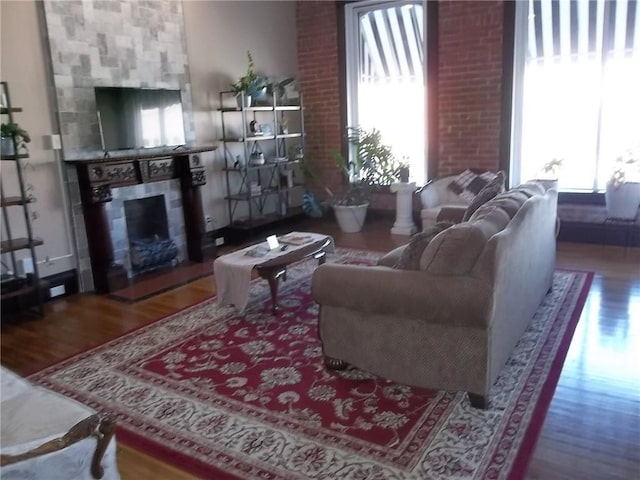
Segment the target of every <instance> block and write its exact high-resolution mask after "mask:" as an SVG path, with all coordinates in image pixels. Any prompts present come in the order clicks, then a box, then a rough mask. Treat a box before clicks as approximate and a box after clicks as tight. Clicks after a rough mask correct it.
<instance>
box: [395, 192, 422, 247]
mask: <svg viewBox="0 0 640 480" xmlns="http://www.w3.org/2000/svg"><path fill="white" fill-rule="evenodd" d="M391 191H392V192H394V193H395V194H396V223H394V224H393V228H392V229H391V233H393V234H394V235H413V234H414V233H416V231H417V230H418V229H417V228H416V226H415V224H414V223H413V215H412V206H413V192H415V191H416V184H415V182H412V183H392V184H391Z"/></svg>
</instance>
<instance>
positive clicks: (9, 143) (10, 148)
mask: <svg viewBox="0 0 640 480" xmlns="http://www.w3.org/2000/svg"><path fill="white" fill-rule="evenodd" d="M0 139H1V141H2V143H1V144H0V151H2V155H15V149H14V145H13V138H11V137H0Z"/></svg>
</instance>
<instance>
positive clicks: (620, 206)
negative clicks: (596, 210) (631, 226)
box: [604, 182, 640, 220]
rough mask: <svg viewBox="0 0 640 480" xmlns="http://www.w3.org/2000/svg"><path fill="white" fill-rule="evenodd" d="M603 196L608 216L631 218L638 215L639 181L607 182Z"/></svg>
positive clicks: (639, 203)
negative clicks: (615, 183)
mask: <svg viewBox="0 0 640 480" xmlns="http://www.w3.org/2000/svg"><path fill="white" fill-rule="evenodd" d="M604 197H605V201H606V204H607V216H608V217H609V218H615V219H619V220H633V219H635V218H636V216H637V215H638V207H640V183H637V182H625V183H620V184H617V185H614V184H613V183H608V184H607V189H606V191H605V194H604Z"/></svg>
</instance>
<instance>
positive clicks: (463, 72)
mask: <svg viewBox="0 0 640 480" xmlns="http://www.w3.org/2000/svg"><path fill="white" fill-rule="evenodd" d="M502 22H503V4H502V1H492V2H489V1H481V2H478V1H458V0H455V1H443V2H440V3H439V11H438V87H439V108H440V112H439V122H438V128H439V165H438V176H442V175H447V174H449V173H453V172H457V171H460V170H463V169H464V168H466V167H477V168H486V169H492V170H495V169H497V168H498V155H499V142H500V108H501V104H502V102H501V85H502Z"/></svg>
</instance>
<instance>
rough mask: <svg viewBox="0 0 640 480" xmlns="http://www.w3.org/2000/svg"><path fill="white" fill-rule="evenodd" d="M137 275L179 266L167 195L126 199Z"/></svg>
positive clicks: (126, 212)
mask: <svg viewBox="0 0 640 480" xmlns="http://www.w3.org/2000/svg"><path fill="white" fill-rule="evenodd" d="M124 215H125V219H126V224H127V236H128V238H129V255H130V259H131V269H132V273H133V275H139V274H141V273H145V272H148V271H151V270H155V269H157V268H160V267H166V266H169V265H175V264H176V263H177V258H178V247H177V246H176V243H175V242H174V241H173V240H172V239H171V238H170V236H169V225H168V222H167V209H166V206H165V197H164V195H156V196H154V197H147V198H139V199H134V200H125V201H124Z"/></svg>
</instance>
